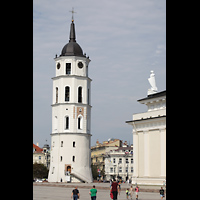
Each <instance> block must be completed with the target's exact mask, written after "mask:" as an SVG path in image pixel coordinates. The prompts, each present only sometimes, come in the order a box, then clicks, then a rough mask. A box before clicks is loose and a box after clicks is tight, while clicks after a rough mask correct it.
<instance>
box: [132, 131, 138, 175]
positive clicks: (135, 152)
mask: <svg viewBox="0 0 200 200" xmlns="http://www.w3.org/2000/svg"><path fill="white" fill-rule="evenodd" d="M138 149H139V146H138V134H137V133H136V132H135V131H134V130H133V178H135V177H138V174H139V171H138V164H139V162H138V161H139V160H138V158H139V156H138V155H139V151H138Z"/></svg>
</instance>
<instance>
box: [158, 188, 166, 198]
mask: <svg viewBox="0 0 200 200" xmlns="http://www.w3.org/2000/svg"><path fill="white" fill-rule="evenodd" d="M159 191H160V197H161V199H163V197H164V196H165V194H164V192H165V191H164V190H163V187H161V189H160V190H159Z"/></svg>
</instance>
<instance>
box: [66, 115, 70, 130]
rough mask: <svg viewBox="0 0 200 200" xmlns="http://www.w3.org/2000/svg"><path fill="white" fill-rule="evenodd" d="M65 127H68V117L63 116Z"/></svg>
mask: <svg viewBox="0 0 200 200" xmlns="http://www.w3.org/2000/svg"><path fill="white" fill-rule="evenodd" d="M65 129H69V117H68V116H67V117H65Z"/></svg>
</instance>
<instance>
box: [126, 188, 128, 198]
mask: <svg viewBox="0 0 200 200" xmlns="http://www.w3.org/2000/svg"><path fill="white" fill-rule="evenodd" d="M128 196H129V189H128V188H127V189H126V199H128Z"/></svg>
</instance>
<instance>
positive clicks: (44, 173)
mask: <svg viewBox="0 0 200 200" xmlns="http://www.w3.org/2000/svg"><path fill="white" fill-rule="evenodd" d="M48 172H49V170H48V169H47V167H46V166H45V165H43V164H38V163H34V164H33V178H47V177H48Z"/></svg>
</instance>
